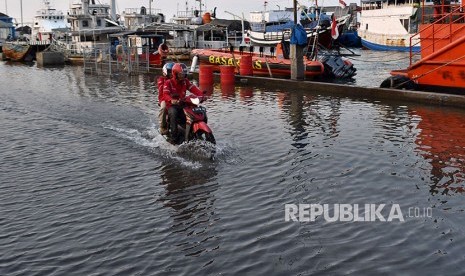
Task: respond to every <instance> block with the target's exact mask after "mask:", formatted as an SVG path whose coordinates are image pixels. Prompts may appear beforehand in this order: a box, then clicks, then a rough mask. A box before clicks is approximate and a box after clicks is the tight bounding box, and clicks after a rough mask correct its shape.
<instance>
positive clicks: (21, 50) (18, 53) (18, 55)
mask: <svg viewBox="0 0 465 276" xmlns="http://www.w3.org/2000/svg"><path fill="white" fill-rule="evenodd" d="M31 49H32V47H31V46H30V45H29V43H27V42H24V43H19V42H10V41H6V42H4V43H3V45H2V52H3V59H5V60H12V61H27V60H28V58H27V57H28V56H30V53H31ZM31 60H32V59H31Z"/></svg>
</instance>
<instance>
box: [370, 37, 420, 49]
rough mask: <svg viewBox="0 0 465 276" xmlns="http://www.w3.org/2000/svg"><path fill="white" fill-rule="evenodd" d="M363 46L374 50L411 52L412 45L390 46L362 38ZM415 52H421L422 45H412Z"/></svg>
mask: <svg viewBox="0 0 465 276" xmlns="http://www.w3.org/2000/svg"><path fill="white" fill-rule="evenodd" d="M362 46H363V47H365V48H367V49H370V50H374V51H397V52H409V51H410V47H402V46H388V45H381V44H376V43H372V42H369V41H366V40H365V39H363V38H362ZM412 51H413V52H420V46H414V47H412Z"/></svg>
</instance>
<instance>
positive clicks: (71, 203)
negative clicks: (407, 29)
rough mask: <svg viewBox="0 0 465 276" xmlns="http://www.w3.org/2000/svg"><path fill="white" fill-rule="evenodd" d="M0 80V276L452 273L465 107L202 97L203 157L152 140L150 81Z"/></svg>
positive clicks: (464, 224)
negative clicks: (316, 209)
mask: <svg viewBox="0 0 465 276" xmlns="http://www.w3.org/2000/svg"><path fill="white" fill-rule="evenodd" d="M354 63H355V62H354ZM363 70H369V69H367V68H364V69H363ZM363 70H361V69H359V76H360V74H361V73H360V72H361V71H363ZM0 73H1V74H0V79H1V83H2V89H1V92H0V121H1V124H2V128H1V130H0V160H1V164H2V169H1V170H0V190H1V192H0V229H1V231H0V248H2V250H1V251H0V274H1V275H51V274H55V275H90V274H94V275H134V274H140V275H217V274H222V275H265V274H268V275H310V274H337V275H338V274H355V275H363V274H375V273H376V274H378V273H382V274H387V273H389V274H402V273H407V274H412V273H418V274H433V273H434V274H436V273H440V274H448V275H463V274H464V273H465V269H464V266H463V261H464V259H465V255H464V253H463V252H464V248H465V234H464V230H463V229H464V228H465V214H464V208H465V207H464V205H465V204H464V202H465V194H464V191H465V190H464V187H465V178H464V172H465V123H464V121H463V118H465V111H463V110H459V109H452V108H443V107H436V106H424V105H415V104H411V103H408V104H407V103H402V102H399V103H393V102H389V103H386V102H382V101H368V100H366V101H362V100H354V99H350V98H338V97H331V96H321V95H318V94H313V93H311V92H306V91H286V90H272V89H263V88H254V87H236V88H235V89H234V90H231V89H223V90H222V89H221V87H220V86H215V87H214V92H213V93H212V95H211V97H210V99H209V100H208V101H207V102H205V103H204V106H205V107H206V108H207V109H208V116H209V125H210V126H211V127H212V129H213V131H214V133H215V137H216V140H217V142H218V144H217V146H216V151H217V154H216V158H215V159H214V160H209V159H208V158H205V157H204V156H202V153H198V152H196V151H195V150H196V149H195V147H193V146H189V145H186V146H182V147H181V148H177V147H174V146H172V145H170V144H168V143H167V142H166V141H165V140H164V139H163V138H162V137H161V136H160V135H159V134H158V132H157V128H158V122H157V117H156V116H157V113H158V107H157V102H156V99H157V91H156V89H155V87H154V85H153V76H145V75H141V76H132V77H128V76H114V77H113V78H109V77H107V76H96V75H87V74H86V75H85V74H84V73H83V72H82V68H80V67H64V68H52V69H43V68H36V67H35V66H27V65H20V64H10V63H5V62H2V63H0ZM356 82H357V83H356V85H361V86H377V85H373V83H374V81H373V79H371V80H368V79H366V80H365V82H364V81H363V78H362V77H360V78H359V79H357V80H356ZM363 83H365V84H366V85H364V84H363ZM286 204H294V205H299V204H316V205H321V206H323V205H324V204H328V205H329V206H330V207H331V206H334V205H335V204H348V205H351V206H355V205H359V206H365V204H373V205H376V206H379V205H381V204H385V205H386V209H387V214H389V210H390V207H391V206H394V205H395V206H399V208H400V210H401V212H402V215H403V219H404V220H403V221H400V220H399V219H394V220H393V221H381V220H379V219H378V220H375V221H363V222H362V221H342V220H337V221H335V222H328V221H326V220H325V218H324V216H323V215H321V216H317V217H316V219H315V220H314V221H300V222H294V221H286V220H285V206H286ZM388 207H389V208H388ZM366 211H367V210H365V211H364V212H366ZM330 213H332V214H334V208H333V207H331V210H330ZM382 214H384V215H385V216H386V217H387V215H386V210H384V211H383V212H382Z"/></svg>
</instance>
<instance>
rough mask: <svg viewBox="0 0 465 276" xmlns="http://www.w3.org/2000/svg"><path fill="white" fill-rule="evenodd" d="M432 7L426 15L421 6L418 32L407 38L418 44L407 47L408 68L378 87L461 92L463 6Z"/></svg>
mask: <svg viewBox="0 0 465 276" xmlns="http://www.w3.org/2000/svg"><path fill="white" fill-rule="evenodd" d="M423 4H424V3H423ZM432 7H433V13H429V14H427V13H426V12H425V10H424V9H425V6H424V5H423V6H422V9H423V14H424V16H423V18H422V19H423V20H422V21H421V24H420V25H419V32H418V33H416V34H414V35H412V36H411V41H418V44H416V45H415V44H412V45H411V47H410V49H411V50H410V66H409V67H408V68H406V69H403V70H394V71H392V72H391V75H392V76H391V77H389V78H388V79H386V80H385V81H383V83H382V84H381V87H383V88H399V89H417V90H431V91H437V92H452V93H462V94H463V93H464V92H465V76H464V72H465V15H464V13H463V8H464V5H463V4H444V0H443V2H442V3H441V4H439V5H433V6H432ZM420 44H421V48H420V49H421V51H420V52H419V53H418V54H415V52H414V51H413V49H414V47H418V46H419V45H420ZM415 60H417V61H415Z"/></svg>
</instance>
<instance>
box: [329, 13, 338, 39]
mask: <svg viewBox="0 0 465 276" xmlns="http://www.w3.org/2000/svg"><path fill="white" fill-rule="evenodd" d="M338 36H339V30H338V29H337V23H336V16H334V15H333V22H331V37H332V38H333V39H337V38H338Z"/></svg>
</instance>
